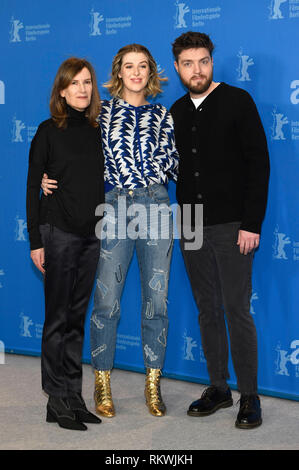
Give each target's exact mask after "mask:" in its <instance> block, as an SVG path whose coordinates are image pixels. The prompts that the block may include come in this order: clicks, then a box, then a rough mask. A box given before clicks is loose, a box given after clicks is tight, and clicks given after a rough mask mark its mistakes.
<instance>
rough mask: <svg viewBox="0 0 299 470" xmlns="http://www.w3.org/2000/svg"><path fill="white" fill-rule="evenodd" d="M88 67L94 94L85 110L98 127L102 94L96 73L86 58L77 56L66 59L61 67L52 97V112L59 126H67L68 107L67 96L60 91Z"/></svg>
mask: <svg viewBox="0 0 299 470" xmlns="http://www.w3.org/2000/svg"><path fill="white" fill-rule="evenodd" d="M85 67H86V68H87V69H88V70H89V72H90V75H91V81H92V94H91V100H90V105H89V106H88V108H87V109H86V111H85V116H86V117H87V118H88V120H89V122H90V124H91V126H93V127H98V125H99V124H98V122H97V120H96V119H97V117H98V115H99V113H100V110H101V100H100V94H99V90H98V86H97V80H96V74H95V71H94V68H93V67H92V65H91V64H90V63H89V62H88V61H87V60H85V59H78V58H77V57H70V58H69V59H67V60H65V61H64V62H63V63H62V64H61V66H60V67H59V69H58V71H57V74H56V77H55V80H54V84H53V88H52V92H51V98H50V112H51V116H52V119H53V121H54V122H55V124H56V125H57V127H60V128H65V127H66V125H67V117H68V114H67V107H66V101H65V98H63V97H62V96H60V92H61V91H62V90H65V88H67V87H68V86H69V85H70V83H71V81H72V80H73V78H74V77H75V76H76V75H77V74H78V73H79V72H81V70H82V69H84V68H85Z"/></svg>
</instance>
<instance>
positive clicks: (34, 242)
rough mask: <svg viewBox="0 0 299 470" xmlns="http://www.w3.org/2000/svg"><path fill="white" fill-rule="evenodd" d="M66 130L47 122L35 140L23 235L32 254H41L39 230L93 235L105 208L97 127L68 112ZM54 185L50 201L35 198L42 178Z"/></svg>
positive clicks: (102, 160) (99, 138) (77, 113)
mask: <svg viewBox="0 0 299 470" xmlns="http://www.w3.org/2000/svg"><path fill="white" fill-rule="evenodd" d="M68 112H69V118H68V120H67V128H66V129H59V128H57V126H56V125H55V124H54V122H53V120H52V119H48V120H46V121H44V122H42V123H41V124H40V125H39V127H38V130H37V132H36V135H35V136H34V138H33V140H32V143H31V148H30V154H29V169H28V179H27V230H28V232H29V240H30V248H31V250H34V249H37V248H41V247H42V246H43V245H42V241H41V236H40V233H39V225H40V224H44V223H50V224H52V225H54V226H56V227H58V228H60V229H61V230H64V231H66V232H71V233H75V234H78V235H82V236H89V235H94V233H95V225H96V223H97V221H98V220H99V217H96V216H95V209H96V207H97V205H98V204H101V203H103V202H104V157H103V152H102V147H101V131H100V127H97V128H94V127H92V126H91V125H90V124H89V121H88V119H87V118H86V117H85V115H84V112H80V111H76V110H74V109H73V108H70V107H68ZM44 172H46V173H47V174H48V176H49V178H50V179H55V180H57V181H58V189H54V190H53V194H52V195H48V196H44V195H43V194H42V196H41V198H40V185H41V179H42V175H43V173H44Z"/></svg>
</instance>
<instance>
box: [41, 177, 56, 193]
mask: <svg viewBox="0 0 299 470" xmlns="http://www.w3.org/2000/svg"><path fill="white" fill-rule="evenodd" d="M41 187H42V190H43V193H44V195H45V196H48V194H53V191H51V190H50V188H52V189H57V188H58V186H57V181H56V180H49V179H48V175H47V173H44V174H43V179H42V184H41Z"/></svg>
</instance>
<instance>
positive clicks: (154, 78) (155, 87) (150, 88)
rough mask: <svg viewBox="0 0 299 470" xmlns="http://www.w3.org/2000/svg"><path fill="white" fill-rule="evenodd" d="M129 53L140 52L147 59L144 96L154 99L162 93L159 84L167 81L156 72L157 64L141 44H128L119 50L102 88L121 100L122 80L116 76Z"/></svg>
mask: <svg viewBox="0 0 299 470" xmlns="http://www.w3.org/2000/svg"><path fill="white" fill-rule="evenodd" d="M129 52H142V53H143V54H145V55H146V56H147V58H148V63H149V69H150V73H149V79H148V82H147V86H146V88H145V90H144V96H153V97H155V96H156V95H158V94H159V93H161V92H162V88H161V82H165V81H167V80H168V79H167V78H166V77H161V76H160V74H161V73H162V72H159V73H158V70H157V64H156V62H155V59H154V58H153V56H152V55H151V53H150V51H149V50H148V49H147V48H146V47H145V46H142V45H141V44H128V45H127V46H124V47H122V48H121V49H119V51H118V53H117V54H116V56H115V57H114V59H113V62H112V72H111V78H110V80H109V81H108V82H107V83H105V84H104V85H103V86H104V87H105V88H107V89H108V91H109V93H110V94H111V95H112V96H114V97H115V98H122V90H123V82H122V79H121V78H120V77H119V76H118V75H119V73H120V69H121V66H122V60H123V57H124V55H125V54H128V53H129Z"/></svg>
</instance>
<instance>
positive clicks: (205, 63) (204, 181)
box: [170, 32, 269, 429]
mask: <svg viewBox="0 0 299 470" xmlns="http://www.w3.org/2000/svg"><path fill="white" fill-rule="evenodd" d="M172 46H173V54H174V57H175V63H174V65H175V68H176V70H177V72H178V74H179V77H180V79H181V81H182V83H183V84H184V86H185V87H186V88H187V89H188V93H187V94H186V95H185V96H183V97H182V98H180V99H179V100H178V101H176V102H175V103H174V104H173V106H172V107H171V110H170V111H171V114H172V116H173V119H174V126H175V138H176V145H177V149H178V151H179V155H180V163H179V176H178V182H177V200H178V203H179V205H180V206H181V209H182V210H184V205H185V204H188V205H191V207H193V209H194V208H195V206H196V205H197V204H203V221H202V222H203V243H202V246H201V248H200V249H196V250H194V249H192V244H191V245H190V244H187V243H185V241H186V240H185V239H184V237H182V238H181V249H182V253H183V256H184V261H185V265H186V269H187V272H188V276H189V279H190V283H191V287H192V291H193V295H194V298H195V301H196V304H197V307H198V309H199V312H200V313H199V324H200V331H201V337H202V346H203V349H204V354H205V357H206V360H207V368H208V373H209V377H210V383H211V386H210V387H208V388H207V389H206V390H205V391H204V393H203V394H202V396H201V398H199V399H198V400H196V401H194V402H193V403H192V404H191V405H190V407H189V410H188V412H187V413H188V415H190V416H206V415H209V414H211V413H214V412H215V411H216V410H218V409H219V408H225V407H229V406H232V404H233V400H232V394H231V390H230V388H229V386H228V384H227V379H228V378H229V373H228V351H229V346H228V335H227V327H228V332H229V338H230V347H231V354H232V360H233V365H234V369H235V373H236V377H237V382H238V389H239V391H240V394H241V398H240V410H239V413H238V416H237V420H236V422H235V425H236V426H237V427H238V428H245V429H248V428H253V427H256V426H259V425H260V424H261V423H262V412H261V406H260V399H259V397H258V395H257V335H256V328H255V324H254V321H253V318H252V316H251V314H250V297H251V274H252V261H253V255H254V251H255V250H256V248H257V247H258V246H259V241H260V233H261V225H262V220H263V218H264V214H265V210H266V203H267V192H268V179H269V156H268V149H267V142H266V137H265V132H264V129H263V126H262V123H261V119H260V117H259V114H258V111H257V109H256V106H255V103H254V101H253V99H252V98H251V96H250V95H249V93H247V91H245V90H242V89H240V88H236V87H233V86H230V85H228V84H226V83H224V82H215V81H214V80H213V66H214V64H213V58H212V53H213V50H214V45H213V43H212V41H211V39H210V38H209V36H207V35H206V34H203V33H200V32H187V33H184V34H182V35H181V36H180V37H179V38H177V39H176V40H175V41H174V43H173V45H172ZM189 207H190V206H189ZM194 213H195V210H193V212H192V214H193V216H192V217H191V220H190V230H189V231H191V232H192V230H194V231H195V228H196V227H195V224H196V223H197V222H196V218H195V217H194ZM181 233H182V234H183V235H184V230H182V232H181ZM190 246H191V248H190ZM225 320H226V321H227V327H226V321H225Z"/></svg>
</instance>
